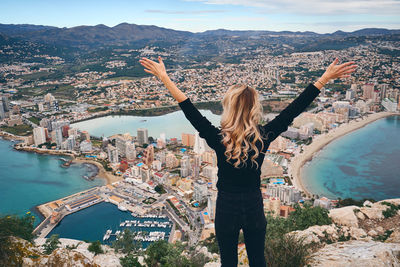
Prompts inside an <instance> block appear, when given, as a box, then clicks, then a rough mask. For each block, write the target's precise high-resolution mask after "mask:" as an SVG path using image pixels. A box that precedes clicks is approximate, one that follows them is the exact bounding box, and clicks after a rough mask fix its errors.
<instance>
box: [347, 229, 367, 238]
mask: <svg viewBox="0 0 400 267" xmlns="http://www.w3.org/2000/svg"><path fill="white" fill-rule="evenodd" d="M349 233H350V236H351V237H353V238H354V239H356V240H360V239H365V238H367V236H368V235H367V233H366V232H365V231H364V229H361V228H357V227H350V231H349Z"/></svg>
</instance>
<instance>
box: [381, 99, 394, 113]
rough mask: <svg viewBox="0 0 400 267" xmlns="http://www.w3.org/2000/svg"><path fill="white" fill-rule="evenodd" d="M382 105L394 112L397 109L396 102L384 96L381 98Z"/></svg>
mask: <svg viewBox="0 0 400 267" xmlns="http://www.w3.org/2000/svg"><path fill="white" fill-rule="evenodd" d="M382 106H383V107H384V108H385V109H386V110H387V111H390V112H396V111H397V103H396V102H395V101H394V100H393V99H390V98H385V99H383V100H382Z"/></svg>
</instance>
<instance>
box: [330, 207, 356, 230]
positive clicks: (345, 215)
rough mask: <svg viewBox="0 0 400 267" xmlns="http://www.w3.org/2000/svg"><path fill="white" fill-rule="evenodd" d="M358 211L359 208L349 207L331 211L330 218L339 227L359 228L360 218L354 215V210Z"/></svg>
mask: <svg viewBox="0 0 400 267" xmlns="http://www.w3.org/2000/svg"><path fill="white" fill-rule="evenodd" d="M356 209H358V207H357V206H347V207H343V208H338V209H332V210H330V211H329V217H331V218H332V221H333V222H334V223H336V224H338V225H344V226H349V227H350V226H352V227H358V218H357V216H356V215H355V214H354V210H356Z"/></svg>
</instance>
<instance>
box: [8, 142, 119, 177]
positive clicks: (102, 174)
mask: <svg viewBox="0 0 400 267" xmlns="http://www.w3.org/2000/svg"><path fill="white" fill-rule="evenodd" d="M14 149H16V150H19V151H26V152H34V153H37V154H44V155H58V156H66V157H70V158H71V159H72V163H87V164H92V165H94V166H96V168H97V169H98V173H97V175H96V176H94V178H95V179H98V178H102V179H105V180H106V184H112V183H114V182H118V181H121V180H123V178H122V176H116V175H113V174H111V173H109V172H107V171H106V170H105V169H104V167H103V165H102V164H101V163H99V162H97V161H95V160H92V159H85V158H77V155H76V153H73V152H71V151H64V150H50V149H43V148H36V147H29V146H14Z"/></svg>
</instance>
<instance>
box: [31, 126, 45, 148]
mask: <svg viewBox="0 0 400 267" xmlns="http://www.w3.org/2000/svg"><path fill="white" fill-rule="evenodd" d="M33 141H34V143H35V146H38V145H41V144H43V143H46V132H45V130H44V128H43V127H36V128H33Z"/></svg>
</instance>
